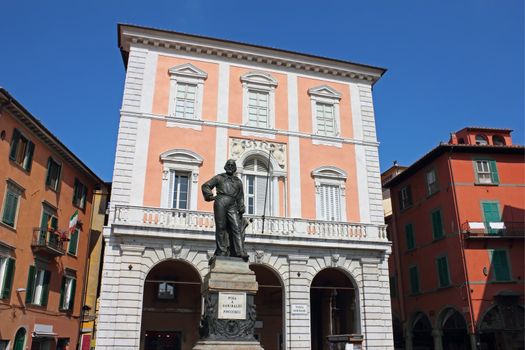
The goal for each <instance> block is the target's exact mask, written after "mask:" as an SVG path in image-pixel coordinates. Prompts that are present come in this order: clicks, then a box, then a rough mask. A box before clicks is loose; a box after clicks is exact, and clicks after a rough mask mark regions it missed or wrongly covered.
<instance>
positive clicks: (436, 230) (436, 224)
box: [431, 209, 444, 239]
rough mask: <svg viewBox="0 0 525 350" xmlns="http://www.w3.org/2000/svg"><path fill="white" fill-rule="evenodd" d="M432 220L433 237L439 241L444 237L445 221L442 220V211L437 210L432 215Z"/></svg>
mask: <svg viewBox="0 0 525 350" xmlns="http://www.w3.org/2000/svg"><path fill="white" fill-rule="evenodd" d="M431 220H432V235H433V237H434V239H439V238H441V237H443V234H444V232H443V221H442V218H441V210H439V209H438V210H435V211H433V212H432V214H431Z"/></svg>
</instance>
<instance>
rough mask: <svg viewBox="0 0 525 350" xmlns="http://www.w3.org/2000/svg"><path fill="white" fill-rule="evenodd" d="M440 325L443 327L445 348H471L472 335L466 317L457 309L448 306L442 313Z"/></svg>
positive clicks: (442, 337) (442, 341) (442, 335)
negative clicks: (470, 335)
mask: <svg viewBox="0 0 525 350" xmlns="http://www.w3.org/2000/svg"><path fill="white" fill-rule="evenodd" d="M438 327H439V328H440V329H441V344H442V347H443V349H448V350H463V349H470V337H469V334H468V331H467V323H466V321H465V318H464V317H463V316H462V315H461V314H460V313H459V312H458V311H457V310H455V309H453V308H450V307H449V308H446V309H445V310H443V311H442V312H441V314H440V317H439V320H438Z"/></svg>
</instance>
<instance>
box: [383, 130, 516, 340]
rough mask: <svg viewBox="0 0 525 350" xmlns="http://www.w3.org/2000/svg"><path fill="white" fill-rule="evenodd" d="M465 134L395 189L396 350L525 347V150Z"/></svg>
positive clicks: (412, 169)
mask: <svg viewBox="0 0 525 350" xmlns="http://www.w3.org/2000/svg"><path fill="white" fill-rule="evenodd" d="M510 133H511V130H509V129H491V128H465V129H462V130H460V131H458V132H456V133H453V134H452V135H451V138H450V141H449V142H448V143H442V144H440V145H439V146H437V147H436V148H434V149H433V150H431V151H430V152H429V153H427V154H426V155H424V156H423V157H422V158H421V159H419V160H418V161H416V162H415V163H414V164H412V165H411V166H409V167H408V168H406V169H405V170H404V171H403V172H402V173H400V174H398V175H397V176H396V177H394V178H393V179H390V180H389V181H388V182H387V183H386V184H385V188H388V189H390V193H391V197H392V208H393V215H392V217H391V218H390V219H389V228H388V230H389V235H390V237H391V238H392V244H393V253H392V256H391V257H390V261H389V265H390V274H391V277H390V278H391V285H392V287H393V288H392V294H391V296H392V312H393V322H394V327H393V328H394V335H395V336H394V337H395V345H396V348H398V347H399V348H406V349H420V348H425V349H436V350H440V349H520V348H523V347H524V339H523V334H524V323H523V320H524V312H523V294H524V282H523V281H524V277H525V276H524V268H523V256H524V238H525V158H524V156H525V148H524V147H523V146H521V145H513V144H512V138H511V136H510Z"/></svg>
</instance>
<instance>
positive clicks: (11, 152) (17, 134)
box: [9, 129, 20, 160]
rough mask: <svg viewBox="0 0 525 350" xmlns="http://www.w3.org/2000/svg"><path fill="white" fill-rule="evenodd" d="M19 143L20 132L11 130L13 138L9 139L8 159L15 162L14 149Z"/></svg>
mask: <svg viewBox="0 0 525 350" xmlns="http://www.w3.org/2000/svg"><path fill="white" fill-rule="evenodd" d="M19 141H20V131H18V129H15V130H13V138H12V139H11V149H10V150H9V158H10V159H11V160H16V149H17V147H18V142H19Z"/></svg>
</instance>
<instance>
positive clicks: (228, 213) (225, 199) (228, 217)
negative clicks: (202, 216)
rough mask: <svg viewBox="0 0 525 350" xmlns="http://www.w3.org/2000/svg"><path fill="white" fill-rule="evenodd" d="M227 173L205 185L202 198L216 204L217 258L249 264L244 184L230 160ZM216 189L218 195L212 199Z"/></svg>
mask: <svg viewBox="0 0 525 350" xmlns="http://www.w3.org/2000/svg"><path fill="white" fill-rule="evenodd" d="M224 170H226V172H225V173H222V174H218V175H215V176H214V177H213V178H211V179H210V180H209V181H207V182H206V183H204V184H203V185H202V194H203V195H204V200H206V201H207V202H211V201H215V203H213V213H214V216H215V243H216V249H215V254H214V255H215V256H233V257H240V258H242V259H243V260H244V261H248V254H247V253H246V250H245V249H244V235H243V233H244V232H243V231H244V230H243V229H244V227H243V220H242V215H243V214H244V211H245V207H244V191H243V185H242V181H241V180H240V179H239V178H238V177H237V176H235V172H236V171H237V165H236V164H235V161H234V160H233V159H229V160H228V161H227V162H226V164H225V165H224ZM214 188H215V192H216V195H213V191H212V190H213V189H214Z"/></svg>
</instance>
